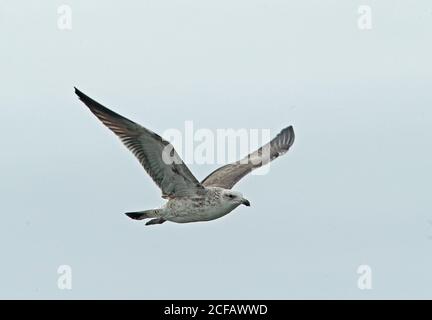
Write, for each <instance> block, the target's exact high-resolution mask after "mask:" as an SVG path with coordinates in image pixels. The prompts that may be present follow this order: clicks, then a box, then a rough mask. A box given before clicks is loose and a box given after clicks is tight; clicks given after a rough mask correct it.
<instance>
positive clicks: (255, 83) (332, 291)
mask: <svg viewBox="0 0 432 320" xmlns="http://www.w3.org/2000/svg"><path fill="white" fill-rule="evenodd" d="M61 4H68V5H70V7H71V9H72V30H63V31H62V30H59V29H58V27H57V19H58V14H57V8H58V6H60V5H61ZM360 5H369V6H370V7H371V13H372V29H370V30H360V29H359V28H358V26H357V20H358V18H359V14H358V7H359V6H360ZM431 31H432V3H431V2H430V1H427V0H424V1H420V0H417V1H409V3H408V2H406V1H402V0H400V1H396V0H380V1H377V0H369V1H336V0H333V1H330V0H327V1H323V0H319V1H318V0H315V1H312V0H306V1H305V0H302V1H299V0H298V1H283V0H260V1H257V0H219V1H202V0H184V1H174V0H162V1H160V0H157V1H156V0H151V1H148V0H147V1H128V2H125V3H121V2H118V1H84V0H82V1H78V0H71V1H43V2H35V1H29V0H28V1H8V0H0V36H1V37H0V38H1V43H0V52H1V53H0V57H1V59H0V85H1V90H0V103H1V117H2V120H3V121H2V125H1V126H0V145H1V147H2V155H1V157H0V174H1V177H0V195H1V196H0V197H1V201H0V212H1V216H2V218H1V223H0V257H1V258H0V298H37V299H41V298H56V299H60V298H66V299H75V298H179V299H181V298H184V299H195V298H257V299H259V298H325V299H329V298H371V299H376V298H432V289H431V288H432V274H431V270H432V256H431V251H432V224H431V223H430V221H432V205H431V200H430V188H431V180H432V171H431V163H432V161H431V160H432V152H431V150H430V147H431V141H432V131H431V128H432V109H431V106H432V92H431V85H432V63H431V57H432V45H431V44H430V43H431V42H430V39H431ZM73 86H77V87H78V88H80V89H81V90H82V91H84V92H85V93H87V94H88V95H90V96H91V97H93V98H95V99H97V100H100V102H102V103H104V104H106V105H107V106H108V107H111V108H113V109H114V110H116V111H118V112H120V113H121V114H123V115H125V116H127V117H129V118H131V119H133V120H135V121H137V122H139V123H141V124H142V125H144V126H147V127H148V128H150V129H152V130H154V131H156V132H160V133H161V132H163V131H165V130H166V129H169V128H178V129H183V128H184V122H185V121H186V120H193V122H194V125H195V126H196V127H198V128H209V129H212V130H216V129H219V128H268V129H271V130H272V132H274V133H276V132H278V130H280V129H281V128H283V127H285V126H287V125H289V124H292V125H293V126H294V128H295V131H296V142H295V144H294V146H293V148H292V150H291V151H290V152H289V154H287V155H286V156H284V157H283V158H281V159H278V160H277V161H275V162H274V163H273V165H272V167H271V170H270V172H269V174H268V175H265V176H248V177H246V178H245V179H244V180H242V181H241V182H240V183H239V184H237V185H236V187H235V189H236V190H239V191H241V192H243V194H244V195H245V196H246V197H247V198H248V199H249V200H250V201H251V203H252V207H250V208H246V207H241V208H238V209H237V210H236V211H234V212H233V213H232V214H230V215H228V216H226V217H224V218H222V219H219V220H216V221H213V222H209V223H197V224H186V225H179V224H172V223H165V224H163V225H160V226H155V227H145V226H144V224H143V223H137V222H136V221H132V220H130V219H128V218H127V217H126V216H125V215H124V214H123V212H125V211H132V210H144V209H148V208H153V207H156V206H158V205H160V204H161V203H162V200H161V199H160V191H159V190H158V188H157V187H156V186H155V185H154V184H153V182H152V181H151V179H150V178H149V177H148V176H147V174H146V173H145V172H144V170H142V169H141V167H140V165H139V163H138V162H137V161H136V160H135V159H134V158H133V156H132V155H131V154H130V153H129V152H128V151H127V150H126V149H125V148H124V147H123V146H122V145H121V143H120V142H119V141H118V140H117V139H116V138H115V136H114V135H112V134H111V133H110V132H109V131H108V130H107V129H106V128H104V127H103V126H102V125H101V124H100V123H99V122H98V121H97V119H95V118H94V117H93V116H92V115H91V114H90V113H89V112H88V110H86V108H85V107H84V106H83V105H82V104H81V103H80V102H79V101H78V99H77V98H76V96H75V95H74V93H73ZM189 167H190V169H191V170H192V171H193V172H194V174H195V175H196V176H197V177H198V178H199V179H202V178H204V177H205V176H206V175H207V174H208V173H209V172H210V171H211V170H213V169H215V168H216V167H217V165H203V166H201V165H193V164H192V165H190V166H189ZM60 265H69V266H71V268H72V274H73V282H72V283H73V287H72V290H60V289H59V288H58V287H57V278H58V276H59V275H58V274H57V268H58V266H60ZM359 265H369V266H370V267H371V270H372V289H371V290H360V289H359V288H358V287H357V280H358V277H359V275H358V274H357V273H356V271H357V268H358V266H359Z"/></svg>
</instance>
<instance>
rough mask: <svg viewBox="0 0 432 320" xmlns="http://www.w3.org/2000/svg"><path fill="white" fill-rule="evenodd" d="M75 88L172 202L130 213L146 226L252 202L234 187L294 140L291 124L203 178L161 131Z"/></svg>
mask: <svg viewBox="0 0 432 320" xmlns="http://www.w3.org/2000/svg"><path fill="white" fill-rule="evenodd" d="M75 93H76V94H77V95H78V97H79V98H80V100H81V101H82V102H84V104H85V105H86V106H87V107H88V108H89V109H90V111H91V112H92V113H93V114H94V115H95V116H96V117H97V118H98V119H99V120H100V121H101V122H102V123H103V124H104V125H105V126H107V127H108V128H109V129H110V130H111V131H112V132H114V133H115V134H116V135H117V136H118V137H119V138H120V140H121V141H122V142H123V144H124V145H125V146H126V147H127V148H128V149H129V150H130V151H131V152H132V153H133V154H134V155H135V157H136V158H137V159H138V161H139V162H140V163H141V165H142V166H143V167H144V169H145V170H146V171H147V173H148V174H149V175H150V177H151V178H152V179H153V181H154V182H155V183H156V185H157V186H158V187H159V188H160V189H161V191H162V198H164V199H167V200H168V201H167V202H166V203H165V204H164V205H163V206H162V207H160V208H157V209H151V210H144V211H137V212H127V213H126V215H127V216H128V217H130V218H132V219H135V220H144V219H150V220H148V221H147V223H146V225H154V224H161V223H164V222H166V221H171V222H177V223H187V222H198V221H210V220H214V219H218V218H220V217H222V216H225V215H226V214H228V213H230V212H231V211H232V210H234V209H235V208H237V207H238V206H239V205H245V206H248V207H249V206H250V202H249V200H247V199H245V198H244V197H243V195H242V194H241V193H240V192H237V191H233V190H231V189H232V187H233V186H234V185H235V184H236V183H237V182H238V181H239V180H240V179H241V178H243V177H244V176H245V175H247V174H248V173H250V172H251V171H252V170H254V169H256V168H259V167H261V166H263V165H265V164H267V163H269V162H270V161H272V160H274V159H276V158H278V157H279V156H281V155H283V154H285V153H286V152H287V151H288V150H289V148H290V147H291V146H292V144H293V143H294V130H293V127H292V126H289V127H287V128H285V129H283V130H282V131H281V132H280V133H279V134H278V135H277V136H276V137H275V138H273V140H271V141H270V142H269V143H267V144H266V145H264V146H262V147H261V148H259V149H258V150H256V151H255V152H252V153H251V154H249V155H247V156H246V157H245V158H243V159H241V160H239V161H237V162H234V163H230V164H227V165H225V166H223V167H220V168H219V169H217V170H215V171H214V172H212V173H211V174H210V175H208V176H207V177H206V178H205V179H204V180H203V181H201V182H199V181H198V180H197V178H195V176H194V175H193V174H192V173H191V171H190V170H189V169H188V167H187V166H186V164H185V163H184V162H183V161H182V160H181V158H180V156H179V155H178V154H177V152H176V151H175V150H174V147H173V146H172V145H171V144H170V143H169V142H168V141H166V140H164V139H163V138H162V137H161V136H159V135H158V134H156V133H154V132H152V131H150V130H148V129H146V128H144V127H142V126H141V125H139V124H137V123H135V122H133V121H131V120H129V119H126V118H125V117H123V116H121V115H119V114H117V113H115V112H114V111H111V110H110V109H108V108H106V107H104V106H103V105H101V104H100V103H98V102H96V101H95V100H93V99H91V98H90V97H88V96H87V95H85V94H84V93H82V92H81V91H79V90H78V89H77V88H75Z"/></svg>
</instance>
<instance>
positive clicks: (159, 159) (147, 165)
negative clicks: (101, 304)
mask: <svg viewBox="0 0 432 320" xmlns="http://www.w3.org/2000/svg"><path fill="white" fill-rule="evenodd" d="M75 93H76V94H77V95H78V97H79V98H80V99H81V101H82V102H84V104H85V105H86V106H87V107H88V108H89V109H90V111H91V112H93V114H94V115H95V116H96V117H97V118H99V120H100V121H102V123H103V124H104V125H106V126H107V127H108V128H109V129H111V131H113V132H114V133H115V134H116V135H117V136H118V137H119V138H120V140H121V141H122V142H123V143H124V144H125V146H126V147H127V148H128V149H129V150H130V151H132V153H133V154H134V155H135V157H137V158H138V160H139V162H140V163H141V164H142V166H143V167H144V169H145V170H146V171H147V173H148V174H149V175H150V177H151V178H152V179H153V181H154V182H155V183H156V184H157V185H158V186H159V188H160V189H161V190H162V196H163V197H182V196H189V195H194V194H196V193H197V192H199V191H200V190H204V187H203V186H202V185H201V184H200V183H199V181H198V180H197V179H196V178H195V177H194V175H193V174H192V173H191V172H190V170H189V169H188V167H187V166H186V165H185V164H184V163H183V161H182V160H181V158H180V157H179V155H178V154H177V152H176V151H175V150H174V147H173V146H172V145H171V144H170V143H169V142H168V141H166V140H164V139H162V137H160V136H159V135H157V134H156V133H154V132H152V131H150V130H148V129H146V128H144V127H142V126H140V125H139V124H137V123H135V122H133V121H131V120H128V119H126V118H125V117H123V116H121V115H119V114H117V113H115V112H113V111H111V110H109V109H108V108H106V107H104V106H103V105H101V104H100V103H98V102H96V101H95V100H93V99H91V98H90V97H88V96H87V95H85V94H84V93H82V92H81V91H79V90H78V89H77V88H75Z"/></svg>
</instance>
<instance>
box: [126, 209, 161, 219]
mask: <svg viewBox="0 0 432 320" xmlns="http://www.w3.org/2000/svg"><path fill="white" fill-rule="evenodd" d="M159 212H160V209H152V210H145V211H137V212H126V213H125V214H126V215H127V216H128V217H129V218H131V219H134V220H143V219H148V218H159V217H160V215H159Z"/></svg>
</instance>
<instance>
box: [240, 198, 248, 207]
mask: <svg viewBox="0 0 432 320" xmlns="http://www.w3.org/2000/svg"><path fill="white" fill-rule="evenodd" d="M242 204H244V205H245V206H246V207H250V202H249V200H247V199H243V200H242Z"/></svg>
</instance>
